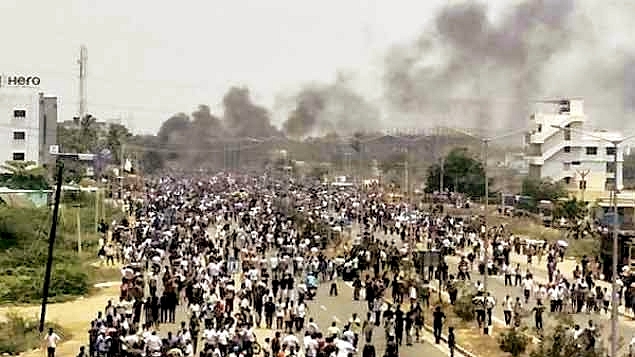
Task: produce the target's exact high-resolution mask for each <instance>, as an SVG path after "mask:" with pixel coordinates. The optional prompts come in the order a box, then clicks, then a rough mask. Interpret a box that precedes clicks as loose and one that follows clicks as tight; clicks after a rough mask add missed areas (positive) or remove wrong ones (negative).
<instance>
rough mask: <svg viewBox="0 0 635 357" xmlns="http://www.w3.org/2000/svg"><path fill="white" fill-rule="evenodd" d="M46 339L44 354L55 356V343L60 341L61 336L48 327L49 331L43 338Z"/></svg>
mask: <svg viewBox="0 0 635 357" xmlns="http://www.w3.org/2000/svg"><path fill="white" fill-rule="evenodd" d="M44 340H45V341H46V355H47V357H55V349H56V348H57V344H58V343H59V342H60V340H61V338H60V337H59V336H58V335H57V334H56V333H55V332H53V329H52V328H49V333H48V335H46V337H45V338H44Z"/></svg>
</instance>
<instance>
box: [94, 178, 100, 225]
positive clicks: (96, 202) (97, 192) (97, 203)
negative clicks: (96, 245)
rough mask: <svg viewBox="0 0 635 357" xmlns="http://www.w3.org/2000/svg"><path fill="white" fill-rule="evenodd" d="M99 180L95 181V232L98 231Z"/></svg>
mask: <svg viewBox="0 0 635 357" xmlns="http://www.w3.org/2000/svg"><path fill="white" fill-rule="evenodd" d="M99 192H100V190H99V181H97V190H96V191H95V232H96V233H97V232H99Z"/></svg>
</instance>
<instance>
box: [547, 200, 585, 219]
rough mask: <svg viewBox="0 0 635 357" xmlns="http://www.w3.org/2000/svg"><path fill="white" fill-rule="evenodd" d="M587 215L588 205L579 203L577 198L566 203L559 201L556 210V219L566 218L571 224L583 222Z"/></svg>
mask: <svg viewBox="0 0 635 357" xmlns="http://www.w3.org/2000/svg"><path fill="white" fill-rule="evenodd" d="M586 215H587V206H586V203H584V202H582V201H578V200H577V199H576V198H575V197H573V198H571V199H569V200H566V201H558V203H557V204H556V208H555V210H554V217H555V218H564V219H566V220H568V221H569V222H578V221H580V220H583V219H584V218H586Z"/></svg>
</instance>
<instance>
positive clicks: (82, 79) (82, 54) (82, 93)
mask: <svg viewBox="0 0 635 357" xmlns="http://www.w3.org/2000/svg"><path fill="white" fill-rule="evenodd" d="M87 62H88V49H86V46H84V45H82V46H81V47H80V51H79V60H78V61H77V63H78V64H79V119H80V120H81V119H82V118H83V117H84V116H85V115H86V63H87Z"/></svg>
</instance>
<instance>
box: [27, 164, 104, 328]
mask: <svg viewBox="0 0 635 357" xmlns="http://www.w3.org/2000/svg"><path fill="white" fill-rule="evenodd" d="M55 155H56V156H57V158H56V161H55V162H56V165H57V174H56V176H55V179H56V180H57V181H56V184H55V201H54V203H53V217H51V230H50V231H49V241H48V243H49V246H48V257H47V259H46V270H45V272H44V284H43V287H42V309H41V310H40V326H39V331H40V333H42V332H44V324H45V323H46V305H47V303H48V294H49V288H50V286H51V271H52V270H53V252H54V248H55V237H56V236H57V220H58V216H59V211H60V196H61V194H62V178H63V174H64V163H63V161H62V160H63V159H64V158H71V159H75V160H80V161H92V160H93V158H94V155H92V154H70V153H58V154H55Z"/></svg>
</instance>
